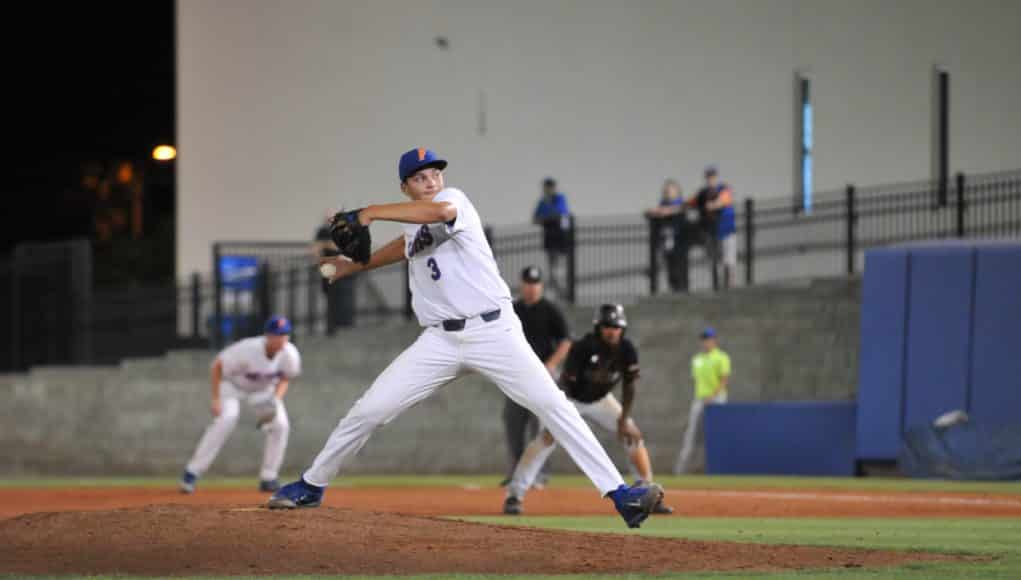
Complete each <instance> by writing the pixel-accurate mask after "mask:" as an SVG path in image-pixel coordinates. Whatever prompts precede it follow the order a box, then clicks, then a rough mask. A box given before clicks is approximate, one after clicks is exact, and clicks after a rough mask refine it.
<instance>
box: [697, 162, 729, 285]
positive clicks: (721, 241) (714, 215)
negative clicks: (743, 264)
mask: <svg viewBox="0 0 1021 580" xmlns="http://www.w3.org/2000/svg"><path fill="white" fill-rule="evenodd" d="M718 174H719V171H718V170H717V168H716V166H715V165H709V166H708V167H706V168H705V187H703V188H702V189H700V190H699V191H698V195H696V196H695V197H694V198H692V199H691V200H689V201H688V204H689V205H692V206H695V207H697V208H698V215H699V221H700V224H701V226H702V229H703V231H704V232H705V234H704V235H705V247H706V253H707V254H709V257H710V258H711V260H712V267H713V268H714V270H713V276H714V277H715V276H717V274H718V272H719V269H722V273H723V276H722V278H723V287H724V288H730V287H731V285H732V284H733V282H734V272H735V270H737V236H736V235H735V233H736V232H737V221H736V219H735V215H734V195H733V192H731V189H730V186H729V185H727V184H726V183H723V182H722V181H720V180H719V175H718Z"/></svg>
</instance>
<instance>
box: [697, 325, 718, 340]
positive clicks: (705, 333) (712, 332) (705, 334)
mask: <svg viewBox="0 0 1021 580" xmlns="http://www.w3.org/2000/svg"><path fill="white" fill-rule="evenodd" d="M699 336H701V337H702V338H716V329H715V328H713V327H712V326H707V327H705V328H704V329H703V330H702V334H700V335H699Z"/></svg>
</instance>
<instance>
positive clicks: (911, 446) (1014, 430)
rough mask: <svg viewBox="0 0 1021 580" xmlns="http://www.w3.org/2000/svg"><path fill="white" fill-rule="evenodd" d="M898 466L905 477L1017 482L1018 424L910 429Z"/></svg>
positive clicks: (1020, 456)
mask: <svg viewBox="0 0 1021 580" xmlns="http://www.w3.org/2000/svg"><path fill="white" fill-rule="evenodd" d="M899 466H900V470H901V471H902V472H903V473H904V475H907V476H908V477H918V478H938V479H973V480H1021V424H1009V425H1007V424H1000V425H990V424H982V423H976V422H974V421H967V422H963V423H958V424H955V425H951V426H949V427H935V426H932V425H920V426H916V427H912V428H910V429H908V430H907V432H906V433H905V434H904V444H903V446H902V447H901V453H900V460H899Z"/></svg>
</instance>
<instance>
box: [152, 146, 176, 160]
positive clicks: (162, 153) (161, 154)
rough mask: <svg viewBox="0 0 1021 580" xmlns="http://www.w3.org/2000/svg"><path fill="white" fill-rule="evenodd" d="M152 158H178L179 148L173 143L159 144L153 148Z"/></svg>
mask: <svg viewBox="0 0 1021 580" xmlns="http://www.w3.org/2000/svg"><path fill="white" fill-rule="evenodd" d="M152 158H153V159H155V160H156V161H171V160H173V159H176V158H177V149H175V148H174V146H173V145H159V146H157V147H156V148H155V149H153V150H152Z"/></svg>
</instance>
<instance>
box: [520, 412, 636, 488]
mask: <svg viewBox="0 0 1021 580" xmlns="http://www.w3.org/2000/svg"><path fill="white" fill-rule="evenodd" d="M571 403H573V404H574V406H575V408H577V409H578V413H579V414H580V415H581V416H582V417H588V418H589V419H592V421H593V422H595V424H596V425H599V426H600V427H602V428H603V429H606V430H607V431H609V432H611V433H616V432H617V421H618V420H619V419H620V413H621V411H623V409H622V408H621V406H620V403H619V402H617V398H616V397H614V396H613V395H612V394H608V395H606V396H605V397H603V398H602V399H599V400H598V401H594V402H592V403H581V402H578V401H571ZM628 422H629V423H631V424H632V425H634V420H633V419H631V418H630V417H628ZM544 426H545V425H544ZM636 445H638V446H641V445H642V442H641V441H639V442H638V443H637V444H636ZM556 448H557V443H556V440H555V439H554V441H553V442H552V443H547V439H546V438H545V434H544V433H543V432H542V430H540V431H539V434H538V435H537V436H536V437H535V439H533V440H532V442H531V443H529V444H528V447H526V448H525V451H524V453H522V454H521V459H520V460H518V464H517V465H516V466H515V467H514V475H512V476H511V481H510V483H508V484H507V495H510V496H513V497H517V498H524V497H525V493H526V492H527V491H528V490H529V488H531V487H532V484H533V483H535V478H536V477H538V476H539V472H540V471H541V470H542V466H543V465H545V463H546V461H547V460H548V459H549V457H550V455H552V454H553V451H554V450H556ZM628 449H629V450H630V449H631V446H628Z"/></svg>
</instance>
